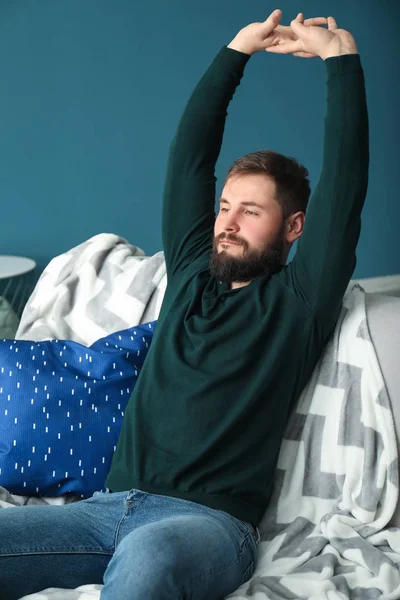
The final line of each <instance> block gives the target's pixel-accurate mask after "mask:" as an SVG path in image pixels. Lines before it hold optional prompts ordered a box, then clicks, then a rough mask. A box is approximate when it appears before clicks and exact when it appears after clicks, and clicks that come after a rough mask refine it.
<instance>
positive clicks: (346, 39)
mask: <svg viewBox="0 0 400 600" xmlns="http://www.w3.org/2000/svg"><path fill="white" fill-rule="evenodd" d="M302 18H303V17H302V15H301V14H300V15H299V17H298V19H297V20H296V21H294V22H292V27H293V29H294V31H295V33H296V35H297V36H298V39H297V40H296V41H294V42H293V41H291V42H289V43H287V44H285V43H283V44H282V45H278V46H276V47H274V48H271V49H269V51H270V52H278V53H288V52H292V53H295V52H304V51H306V52H311V53H315V54H317V55H318V56H320V57H321V58H322V59H323V60H324V61H325V66H326V72H327V112H326V118H325V134H324V155H323V164H322V173H321V177H320V180H319V183H318V185H317V187H316V189H315V192H314V194H313V197H312V198H311V200H310V205H309V207H308V209H307V214H306V220H305V226H304V231H303V234H302V236H301V238H300V240H299V243H298V248H297V252H296V255H295V258H294V260H293V261H292V262H291V263H290V265H289V267H288V269H287V270H286V273H285V274H284V273H283V274H282V276H287V277H289V278H291V284H292V285H293V286H294V287H295V289H296V290H297V293H298V294H299V295H301V296H302V297H303V298H304V300H305V301H306V302H307V303H308V304H309V305H310V307H311V308H312V310H314V311H315V313H316V314H317V315H318V316H319V318H320V322H321V325H322V327H323V328H325V330H326V329H328V330H329V328H331V327H332V326H333V323H334V322H335V320H336V318H337V316H338V314H339V311H340V307H341V302H342V298H343V294H344V292H345V290H346V287H347V285H348V283H349V281H350V279H351V276H352V274H353V271H354V268H355V264H356V246H357V243H358V239H359V234H360V223H361V211H362V208H363V204H364V200H365V196H366V192H367V183H368V166H369V145H368V141H369V139H368V137H369V136H368V113H367V103H366V97H365V85H364V75H363V69H362V66H361V63H360V57H359V55H358V53H357V47H356V44H355V42H354V39H353V37H352V35H351V34H350V33H349V32H347V31H345V30H343V29H338V28H337V25H336V21H335V20H334V19H333V18H332V17H329V18H328V27H329V29H324V28H320V27H305V26H304V25H303V24H302Z"/></svg>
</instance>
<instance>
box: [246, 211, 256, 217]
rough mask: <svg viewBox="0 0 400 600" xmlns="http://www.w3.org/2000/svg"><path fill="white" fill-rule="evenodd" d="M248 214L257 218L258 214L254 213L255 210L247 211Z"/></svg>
mask: <svg viewBox="0 0 400 600" xmlns="http://www.w3.org/2000/svg"><path fill="white" fill-rule="evenodd" d="M246 213H247V214H248V215H255V216H257V213H256V212H254V210H246Z"/></svg>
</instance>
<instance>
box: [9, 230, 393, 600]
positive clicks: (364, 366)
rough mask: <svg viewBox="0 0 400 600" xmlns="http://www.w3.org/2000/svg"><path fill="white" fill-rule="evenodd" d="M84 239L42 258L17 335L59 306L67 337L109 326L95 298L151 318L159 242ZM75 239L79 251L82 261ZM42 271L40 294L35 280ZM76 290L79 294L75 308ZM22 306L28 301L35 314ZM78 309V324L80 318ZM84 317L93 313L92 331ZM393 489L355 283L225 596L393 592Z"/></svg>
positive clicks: (56, 599)
mask: <svg viewBox="0 0 400 600" xmlns="http://www.w3.org/2000/svg"><path fill="white" fill-rule="evenodd" d="M85 244H86V245H85ZM85 244H83V245H82V244H81V245H80V246H78V247H77V249H72V251H70V252H69V253H66V254H67V255H69V258H68V257H64V258H63V259H61V260H60V261H56V263H57V265H54V263H53V265H52V263H50V265H49V267H48V268H47V269H46V271H47V273H46V271H45V272H44V274H43V275H42V278H41V279H42V281H41V280H39V282H38V285H37V287H36V290H35V292H34V295H33V297H31V299H30V301H29V302H28V305H27V306H26V308H25V311H24V312H25V314H24V315H23V318H22V320H21V325H20V330H19V337H24V338H25V339H36V340H38V339H49V338H52V337H57V338H58V339H59V338H62V337H65V336H63V335H58V334H57V335H52V334H51V331H54V330H55V328H56V324H57V318H58V317H60V315H62V318H63V319H64V320H65V321H66V324H65V323H64V324H63V327H64V330H65V328H66V327H67V328H69V329H70V332H71V334H70V336H69V339H76V341H79V342H80V343H85V344H90V343H93V341H95V340H94V339H93V337H94V336H95V335H97V333H98V332H99V330H101V331H102V333H101V335H100V336H99V337H102V336H104V335H107V334H108V333H111V331H109V330H107V324H106V322H104V323H103V322H101V318H102V317H101V316H100V315H98V314H97V313H98V312H99V311H100V310H102V308H104V307H105V308H106V310H107V314H108V317H109V319H110V321H109V322H110V323H111V322H112V320H113V313H114V314H115V315H116V319H115V321H114V323H118V326H117V327H116V329H114V331H115V330H118V329H122V328H123V327H129V326H132V325H134V324H138V323H140V322H146V321H149V320H156V319H157V316H158V311H159V307H160V306H161V302H162V298H163V293H164V291H165V285H166V273H165V264H164V259H163V253H158V255H155V256H154V257H149V258H146V259H145V258H144V257H143V253H142V251H140V250H139V249H136V247H135V246H129V245H128V244H127V242H125V240H122V239H121V238H118V237H117V236H111V235H110V234H101V235H100V236H95V237H94V238H92V239H91V240H88V242H85ZM83 246H84V248H82V247H83ZM82 250H84V251H85V253H86V254H85V260H80V258H81V256H82ZM58 258H59V257H58ZM67 258H68V260H67ZM120 259H122V263H121V262H120ZM55 260H56V259H55ZM109 261H111V262H110V264H108V263H109ZM52 262H53V261H52ZM85 262H86V263H87V262H89V263H90V265H91V266H90V268H88V267H87V266H85V265H84V263H85ZM124 262H126V265H125V266H127V265H129V268H126V269H125V275H126V273H127V271H129V269H131V270H132V269H133V270H134V269H136V270H137V271H136V273H137V277H138V279H137V280H136V277H132V276H131V277H130V280H129V282H128V279H129V277H126V278H125V279H124V278H123V276H121V273H123V272H124V269H123V267H124V264H123V263H124ZM68 263H69V264H68ZM138 265H139V267H138ZM56 266H57V268H59V267H60V268H59V271H60V269H64V273H63V275H61V274H60V272H59V273H58V274H57V269H56ZM109 267H110V268H113V269H114V274H115V273H117V274H118V273H119V274H120V276H121V277H122V279H121V281H120V282H119V283H118V287H119V290H118V292H116V291H115V290H116V288H115V280H112V279H110V277H109V276H108V275H107V271H108V270H109ZM115 267H119V270H118V269H117V270H115ZM77 273H79V277H77ZM131 275H132V273H131ZM45 278H46V279H47V281H46V289H47V292H46V294H45V293H44V292H43V293H42V290H40V289H38V288H39V287H40V285H41V284H42V283H44V279H45ZM111 282H112V286H113V287H112V289H110V286H111ZM139 282H140V285H138V283H139ZM72 289H74V290H75V291H74V293H72V292H71V290H72ZM139 290H140V291H139ZM47 294H52V296H53V303H56V304H58V308H57V311H58V313H57V314H56V311H55V310H54V309H53V308H51V302H50V303H48V304H47V305H45V306H44V308H43V305H42V301H43V300H44V301H45V302H46V298H47ZM113 296H114V298H113V301H112V302H110V298H112V297H113ZM129 296H131V297H135V298H136V301H135V302H133V303H131V306H133V307H134V311H133V313H132V314H133V317H132V318H133V319H134V321H133V322H132V321H130V320H129V315H128V316H127V311H126V306H127V305H126V302H127V301H128V303H129V300H127V298H128V299H129ZM100 297H101V298H102V300H101V301H100ZM73 298H74V303H79V304H80V305H81V306H80V308H79V312H78V313H76V314H74V311H75V309H76V307H75V306H71V301H72V299H73ZM68 299H69V304H68ZM122 299H123V300H122ZM94 307H96V308H94ZM110 307H111V308H110ZM120 309H121V313H120ZM148 309H149V310H148ZM35 311H36V312H35ZM124 311H125V312H124ZM149 311H150V312H149ZM30 312H31V313H33V312H35V317H34V318H32V316H31V315H30V314H29V313H30ZM122 313H123V315H124V316H123V319H122V320H123V321H124V325H122V327H121V326H120V324H121V321H120V320H119V319H121V316H120V315H121V314H122ZM78 315H79V316H78ZM56 317H57V318H56ZM141 317H143V318H141ZM37 318H39V319H40V320H41V322H40V327H38V326H37V325H35V323H37V321H36V319H37ZM82 318H83V319H84V321H85V323H86V324H85V326H84V327H83V328H81V327H80V324H79V320H80V319H82ZM90 322H92V323H93V324H94V327H93V328H92V333H91V325H90ZM81 323H82V321H81ZM110 327H111V325H110ZM35 332H36V333H37V335H36V337H35V338H33V335H32V334H33V333H35ZM96 332H97V333H96ZM104 332H105V333H104ZM41 336H43V337H41ZM74 336H76V337H74ZM79 336H80V338H79ZM77 338H79V339H77ZM2 493H3V500H5V501H4V502H3V503H2V502H1V499H2ZM5 493H6V492H5V490H3V491H2V490H1V489H0V506H1V505H2V504H3V506H4V507H7V506H11V505H12V504H22V503H24V502H25V501H26V502H27V503H30V502H31V501H34V502H40V501H43V502H46V501H48V502H49V503H52V500H51V499H36V500H32V499H24V498H22V497H19V498H16V497H15V498H12V497H10V496H9V497H5V496H4V494H5ZM398 496H399V482H398V459H397V446H396V438H395V431H394V424H393V419H392V413H391V408H390V402H389V397H388V394H387V391H386V388H385V385H384V381H383V378H382V375H381V371H380V367H379V364H378V360H377V357H376V354H375V350H374V347H373V344H372V342H371V338H370V335H369V331H368V323H367V318H366V310H365V292H364V290H363V289H362V288H361V287H360V286H359V285H354V284H353V285H350V286H349V288H348V290H347V292H346V294H345V297H344V299H343V307H342V311H341V314H340V317H339V320H338V323H337V325H336V328H335V331H334V333H333V335H332V337H331V339H330V340H329V342H328V343H327V345H326V347H325V348H324V351H323V353H322V355H321V358H320V360H319V362H318V364H317V365H316V367H315V370H314V372H313V375H312V377H311V379H310V381H309V383H308V384H307V386H306V388H305V389H304V390H303V393H302V395H301V397H300V399H299V402H298V404H297V408H296V409H295V410H294V412H293V414H292V417H291V418H290V420H289V422H288V424H287V428H286V431H285V435H284V439H283V443H282V446H281V451H280V455H279V459H278V465H277V469H276V474H275V481H274V487H273V492H272V496H271V499H270V502H269V505H268V508H267V510H266V512H265V514H264V517H263V519H262V521H261V523H260V525H259V530H260V536H261V538H260V543H259V554H258V563H257V567H256V570H255V573H254V574H253V576H252V578H251V580H250V581H249V582H247V583H245V584H244V585H243V586H241V587H240V588H239V589H238V590H236V591H235V592H234V593H232V594H230V595H229V597H228V598H229V599H230V600H249V599H251V600H288V599H292V600H300V599H307V600H308V599H310V600H311V599H312V600H322V599H326V600H346V599H354V600H366V599H377V598H380V599H382V600H391V599H395V598H400V575H399V565H400V530H399V529H397V528H388V527H387V523H388V522H389V521H390V519H391V517H392V515H393V513H394V511H395V508H396V505H397V502H398ZM59 500H60V499H58V501H57V503H59ZM66 501H68V499H67V498H66ZM100 589H101V586H99V585H89V586H83V588H82V589H78V590H56V589H52V590H46V591H44V592H42V593H40V594H33V595H31V596H29V597H26V600H27V599H28V598H29V600H89V599H90V600H94V599H97V600H98V599H99V597H100ZM24 600H25V599H24Z"/></svg>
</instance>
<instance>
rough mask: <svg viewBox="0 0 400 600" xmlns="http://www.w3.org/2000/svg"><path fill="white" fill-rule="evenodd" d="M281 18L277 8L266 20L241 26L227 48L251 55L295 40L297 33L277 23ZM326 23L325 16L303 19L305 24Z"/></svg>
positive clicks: (310, 55)
mask: <svg viewBox="0 0 400 600" xmlns="http://www.w3.org/2000/svg"><path fill="white" fill-rule="evenodd" d="M281 18H282V11H281V10H279V9H277V10H274V11H273V12H272V13H271V14H270V15H269V17H268V19H266V21H264V22H262V23H250V25H247V26H246V27H243V29H241V30H240V31H239V33H238V34H237V35H236V36H235V38H234V39H233V40H232V42H231V43H230V44H229V45H228V48H233V49H234V50H238V51H239V52H244V53H245V54H250V55H251V54H254V53H255V52H259V51H261V50H267V49H268V48H271V47H274V48H275V47H277V45H278V44H279V45H282V47H283V45H284V44H287V43H289V42H294V41H296V40H297V39H298V38H297V35H296V33H295V32H294V30H293V29H292V28H291V27H289V26H283V25H279V22H280V20H281ZM326 24H327V19H326V18H325V17H316V18H313V19H307V20H306V21H304V25H307V26H311V25H326ZM301 55H302V56H303V55H304V56H307V57H310V58H311V57H313V56H315V55H314V54H312V53H309V52H304V51H303V52H301Z"/></svg>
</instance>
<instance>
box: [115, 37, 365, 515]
mask: <svg viewBox="0 0 400 600" xmlns="http://www.w3.org/2000/svg"><path fill="white" fill-rule="evenodd" d="M248 58H249V57H248V56H247V55H245V54H242V53H241V52H237V51H235V50H231V49H229V48H226V47H224V48H222V49H221V51H220V52H219V54H218V55H217V57H216V58H215V59H214V61H213V63H212V64H211V66H210V67H209V68H208V70H207V72H206V73H205V75H204V76H203V77H202V79H201V80H200V82H199V84H198V85H197V87H196V89H195V90H194V92H193V94H192V96H191V98H190V100H189V102H188V104H187V106H186V109H185V111H184V114H183V116H182V119H181V121H180V124H179V127H178V130H177V133H176V135H175V138H174V140H173V142H172V145H171V150H170V157H169V164H168V171H167V179H166V185H165V196H164V208H163V244H164V251H165V259H166V265H167V275H168V285H167V290H166V293H165V298H164V302H163V305H162V309H161V313H160V316H159V319H158V323H157V327H156V331H155V335H154V339H153V342H152V345H151V348H150V351H149V354H148V356H147V358H146V361H145V364H144V366H143V369H142V372H141V374H140V377H139V379H138V382H137V384H136V387H135V390H134V393H133V394H132V397H131V399H130V401H129V404H128V407H127V410H126V414H125V418H124V422H123V427H122V432H121V436H120V439H119V442H118V446H117V450H116V452H115V455H114V459H113V464H112V468H111V471H110V474H109V477H108V479H107V487H109V488H110V489H111V490H113V491H123V490H128V489H130V488H138V489H141V490H144V491H148V492H151V493H157V494H163V495H167V496H177V497H180V498H184V499H186V500H190V501H193V502H198V503H201V504H205V505H207V506H210V507H213V508H216V509H219V510H224V511H226V512H228V513H231V514H232V515H234V516H236V517H238V518H240V519H242V520H245V521H249V522H251V523H253V525H257V524H258V523H259V521H260V519H261V517H262V515H263V513H264V511H265V508H266V505H267V502H268V498H269V494H270V490H271V483H272V479H273V475H274V468H275V466H276V461H277V457H278V453H279V447H280V444H281V439H282V435H283V431H284V426H285V423H286V420H287V417H288V412H289V408H290V407H291V405H292V404H293V402H294V401H295V400H296V399H297V398H298V397H299V395H300V393H301V391H302V390H303V388H304V386H305V384H306V383H307V382H308V380H309V378H310V375H311V373H312V371H313V369H314V367H315V364H316V362H317V360H318V358H319V356H320V354H321V351H322V349H323V346H324V345H325V343H326V342H327V340H328V338H329V336H330V334H331V333H332V331H333V328H334V326H335V322H336V320H337V317H338V316H339V312H340V308H341V301H342V298H343V294H344V292H345V290H346V287H347V285H348V282H349V280H350V278H351V275H352V273H353V270H354V267H355V262H356V258H355V250H356V245H357V241H358V238H359V232H360V213H361V209H362V206H363V203H364V198H365V195H366V189H367V179H368V116H367V109H366V99H365V90H364V78H363V72H362V68H361V65H360V59H359V56H358V55H347V56H341V57H334V58H329V59H327V60H326V61H325V65H326V70H327V76H328V77H327V86H328V100H327V116H326V120H325V140H324V158H323V168H322V175H321V179H320V181H319V184H318V186H317V188H316V190H315V192H314V195H313V197H312V199H311V201H310V205H309V208H308V210H307V217H306V224H305V228H304V231H303V235H302V236H301V238H300V240H299V243H298V248H297V252H296V256H295V258H294V259H293V260H292V262H291V263H290V264H289V265H287V266H285V267H284V268H283V269H282V270H281V271H280V272H279V273H277V274H275V275H273V276H272V277H271V278H270V279H268V278H266V277H259V278H257V279H255V280H253V281H252V282H251V283H250V284H249V285H247V286H245V287H241V288H238V289H234V290H230V289H229V285H228V284H221V283H219V282H218V281H216V280H215V279H213V278H211V277H210V273H209V271H208V262H209V256H210V251H211V239H212V233H213V226H214V220H215V215H214V205H215V176H214V168H215V163H216V161H217V158H218V155H219V152H220V147H221V142H222V135H223V130H224V125H225V119H226V111H227V107H228V104H229V101H230V100H231V98H232V96H233V94H234V92H235V88H236V87H237V85H238V84H239V82H240V79H241V76H242V74H243V69H244V67H245V65H246V62H247V60H248ZM266 60H267V59H266ZM310 101H312V98H310ZM293 102H295V98H294V99H293ZM274 118H275V117H274Z"/></svg>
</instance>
